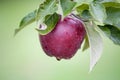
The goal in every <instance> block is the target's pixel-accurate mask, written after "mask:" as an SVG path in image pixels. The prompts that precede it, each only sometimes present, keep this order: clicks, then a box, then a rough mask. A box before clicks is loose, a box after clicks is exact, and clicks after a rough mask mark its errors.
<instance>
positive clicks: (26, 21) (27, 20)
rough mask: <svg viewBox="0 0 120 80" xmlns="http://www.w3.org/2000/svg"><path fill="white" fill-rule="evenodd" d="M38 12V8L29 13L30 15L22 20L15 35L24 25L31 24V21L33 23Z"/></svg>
mask: <svg viewBox="0 0 120 80" xmlns="http://www.w3.org/2000/svg"><path fill="white" fill-rule="evenodd" d="M36 13H37V10H35V11H33V12H31V13H29V14H28V15H26V16H25V17H24V18H23V19H22V20H21V22H20V25H19V28H18V29H16V30H15V35H16V34H17V33H18V32H19V31H21V30H22V29H23V28H24V27H26V26H27V25H29V24H30V23H33V22H34V21H35V19H36Z"/></svg>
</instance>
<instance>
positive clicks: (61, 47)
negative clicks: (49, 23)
mask: <svg viewBox="0 0 120 80" xmlns="http://www.w3.org/2000/svg"><path fill="white" fill-rule="evenodd" d="M85 34H86V31H85V28H84V25H83V22H82V21H81V20H80V19H77V18H75V17H74V18H73V17H71V16H67V17H65V18H64V20H61V19H60V21H59V22H58V23H57V24H56V26H55V28H54V29H53V30H52V31H51V32H50V33H48V34H46V35H40V34H39V40H40V43H41V46H42V49H43V50H44V52H45V53H46V54H47V55H48V56H51V57H52V56H54V57H56V59H57V60H61V59H70V58H72V57H73V56H74V55H75V53H76V52H77V50H78V49H79V48H80V47H81V44H82V42H83V39H84V37H85Z"/></svg>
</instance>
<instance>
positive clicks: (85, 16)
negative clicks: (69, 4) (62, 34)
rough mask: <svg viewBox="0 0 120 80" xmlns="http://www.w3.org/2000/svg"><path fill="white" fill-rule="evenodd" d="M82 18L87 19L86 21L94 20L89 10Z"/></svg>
mask: <svg viewBox="0 0 120 80" xmlns="http://www.w3.org/2000/svg"><path fill="white" fill-rule="evenodd" d="M81 18H83V19H85V20H90V19H92V16H91V15H90V13H89V11H88V10H84V11H83V12H82V13H81Z"/></svg>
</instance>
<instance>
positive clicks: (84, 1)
mask: <svg viewBox="0 0 120 80" xmlns="http://www.w3.org/2000/svg"><path fill="white" fill-rule="evenodd" d="M74 1H75V2H77V5H76V7H78V6H80V5H83V4H87V5H88V4H90V3H91V2H92V1H94V0H74Z"/></svg>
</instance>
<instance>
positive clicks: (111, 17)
mask: <svg viewBox="0 0 120 80" xmlns="http://www.w3.org/2000/svg"><path fill="white" fill-rule="evenodd" d="M106 12H107V18H106V20H105V21H104V23H105V24H109V25H113V26H115V27H117V28H118V29H119V30H120V8H113V7H108V8H106Z"/></svg>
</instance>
